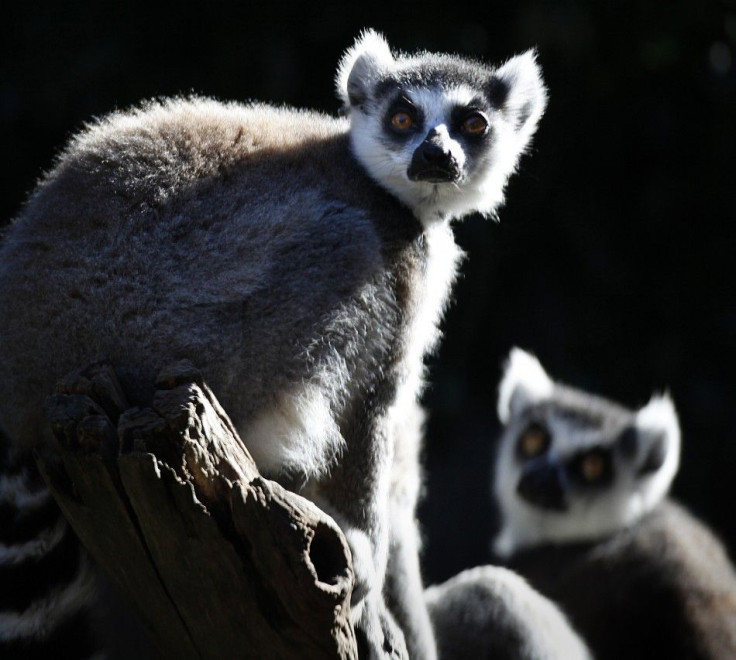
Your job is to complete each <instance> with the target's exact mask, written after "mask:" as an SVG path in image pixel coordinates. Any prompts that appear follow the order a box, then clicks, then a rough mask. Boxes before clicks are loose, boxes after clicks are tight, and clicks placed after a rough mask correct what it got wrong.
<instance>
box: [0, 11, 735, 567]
mask: <svg viewBox="0 0 736 660" xmlns="http://www.w3.org/2000/svg"><path fill="white" fill-rule="evenodd" d="M13 5H14V7H13V10H12V13H8V10H7V9H5V10H4V12H3V18H2V20H1V21H0V49H1V51H0V124H1V128H0V136H1V138H0V139H2V159H1V165H0V167H1V168H2V169H1V171H0V181H2V195H0V219H1V220H0V223H2V222H5V221H6V220H7V219H9V218H10V217H12V216H13V215H14V214H16V213H17V212H18V210H19V208H20V206H21V204H22V201H23V199H24V198H25V195H26V194H27V193H28V191H30V190H31V188H32V187H33V185H34V181H35V180H36V178H37V177H38V176H39V174H40V173H41V172H42V170H43V169H44V168H46V167H48V166H49V164H50V162H51V159H52V157H53V155H54V154H55V153H56V152H57V150H58V149H59V148H60V147H61V145H62V144H63V143H64V142H65V140H66V139H67V138H68V137H69V136H70V135H71V134H73V133H74V132H75V131H76V130H78V129H79V128H81V126H82V124H83V122H84V121H85V120H87V119H89V118H91V117H92V116H95V115H101V114H104V113H106V112H108V111H110V110H112V109H114V108H121V107H125V106H128V105H130V104H133V103H136V102H137V101H139V100H140V99H142V98H146V97H152V96H160V95H172V94H179V93H185V94H186V93H190V92H196V93H200V94H206V95H212V96H216V97H218V98H222V99H241V100H245V99H261V100H267V101H273V102H276V103H289V104H294V105H300V106H309V107H313V108H318V109H322V110H325V111H327V112H330V113H332V112H335V111H336V110H337V101H336V100H335V98H334V94H333V85H332V78H333V75H334V70H335V66H336V63H337V61H338V59H339V57H340V55H341V53H342V51H343V50H344V49H345V48H346V47H348V46H349V45H350V44H351V43H352V41H353V39H354V38H355V36H356V35H357V34H358V32H359V30H360V29H361V28H363V27H366V26H372V27H375V28H376V29H379V30H380V31H382V32H384V33H385V34H386V36H387V38H388V40H389V42H390V43H391V44H392V45H393V46H394V47H397V48H400V49H403V50H414V49H416V48H424V49H428V50H438V51H456V52H460V53H464V54H469V55H473V56H477V57H481V58H483V59H486V60H488V61H491V62H500V61H502V60H503V59H505V58H507V57H509V56H510V55H512V54H514V53H517V52H520V51H522V50H525V49H526V48H528V47H531V46H536V47H537V48H538V50H539V61H540V63H541V65H542V67H543V69H544V73H545V78H546V81H547V83H548V85H549V88H550V105H549V109H548V111H547V114H546V116H545V117H544V118H543V120H542V123H541V126H540V130H539V132H538V134H537V138H536V139H535V142H534V147H533V149H532V150H531V153H530V155H528V156H526V157H525V158H524V159H523V161H522V164H521V167H520V173H519V174H518V175H516V177H515V178H514V179H513V180H512V181H511V183H510V185H509V188H508V195H507V204H506V206H505V207H504V208H503V209H502V210H501V213H500V218H501V222H500V223H499V224H496V223H493V222H491V221H484V220H482V219H480V218H475V217H474V218H470V219H468V220H466V221H465V222H464V223H463V224H462V225H460V226H459V227H458V230H457V236H458V241H459V243H460V244H461V245H462V246H463V247H464V249H465V250H466V251H467V253H468V256H469V259H468V261H467V262H466V263H465V265H464V267H463V269H462V276H461V280H460V282H459V285H458V287H457V289H456V295H455V302H454V304H453V306H452V308H451V309H450V311H449V313H448V315H447V318H446V322H445V324H444V329H445V331H446V340H445V342H444V344H443V346H442V348H441V350H440V352H439V354H438V355H437V356H436V357H435V358H433V360H432V370H431V387H430V389H429V390H428V392H427V395H426V403H427V405H428V407H429V408H430V410H431V413H432V416H431V419H430V423H429V427H428V443H427V450H426V462H427V466H428V481H427V498H426V500H425V503H424V504H423V506H422V508H421V517H422V521H423V523H424V527H425V532H426V538H427V550H426V553H425V567H426V572H427V575H428V578H429V579H430V581H435V580H439V579H443V578H445V577H448V576H450V575H452V574H454V573H456V572H457V571H458V570H460V569H462V568H464V567H466V566H470V565H474V564H478V563H483V562H484V561H486V553H487V547H488V541H489V538H490V534H491V530H492V524H493V523H492V521H493V512H492V510H491V507H490V503H489V496H488V493H489V481H490V457H491V450H492V446H493V441H494V437H495V436H496V433H497V422H496V419H495V393H496V386H497V382H498V378H499V375H500V367H501V363H502V361H503V358H504V357H505V355H506V354H507V352H508V350H509V349H510V347H511V346H512V345H520V346H522V347H525V348H527V349H530V350H532V351H534V352H535V353H536V354H537V355H538V356H539V357H540V359H541V361H542V363H543V364H544V365H545V366H546V367H547V369H548V370H549V372H550V373H551V374H552V375H553V376H554V377H556V378H559V379H561V380H564V381H566V382H568V383H570V384H574V385H578V386H581V387H585V388H588V389H591V390H593V391H595V392H598V393H600V394H604V395H606V396H609V397H611V398H614V399H617V400H620V401H622V402H623V403H625V404H627V405H629V406H639V405H642V404H644V403H645V402H646V401H647V400H648V398H649V396H650V394H651V393H652V392H653V391H654V390H661V389H663V388H668V389H669V390H670V391H671V392H672V395H673V397H674V399H675V402H676V404H677V406H678V410H679V414H680V418H681V424H682V428H683V438H684V447H683V461H682V467H681V469H680V474H679V476H678V478H677V480H676V483H675V487H674V491H675V493H676V495H677V496H679V497H680V498H681V499H682V500H684V501H685V502H686V503H687V504H688V505H689V506H690V508H691V509H692V510H694V511H695V512H696V513H698V514H699V515H701V516H702V517H703V518H705V519H706V520H707V521H709V522H710V523H711V524H712V525H713V526H714V527H715V528H716V530H718V531H719V533H720V534H721V535H722V536H723V537H724V538H725V539H726V540H727V541H728V543H729V546H730V547H731V548H736V517H735V516H734V506H735V505H736V493H735V490H736V486H735V484H736V479H735V477H736V411H735V410H734V407H735V404H736V374H735V373H734V368H735V367H736V360H734V343H735V341H734V340H735V339H736V305H735V303H736V300H734V298H735V292H736V287H735V285H734V283H733V279H734V275H736V265H734V248H735V247H736V226H735V224H734V221H736V177H735V170H734V165H735V164H736V163H735V160H736V61H735V60H736V2H734V1H730V2H722V3H709V2H702V3H701V2H697V1H696V0H690V2H682V1H680V2H669V3H661V2H660V3H654V2H651V3H633V2H623V1H621V2H613V1H609V2H587V1H584V0H565V1H562V2H556V3H545V2H542V1H536V2H534V1H525V0H521V1H519V0H515V1H514V2H497V3H480V2H478V3H473V4H469V3H462V2H452V3H450V2H448V3H442V4H439V3H431V2H403V3H399V2H393V3H390V4H389V3H387V4H380V3H378V4H375V3H374V4H373V5H372V8H371V9H370V10H362V9H361V3H352V4H348V3H340V4H327V3H322V4H318V3H307V2H298V3H297V2H290V1H288V0H285V1H282V2H271V3H247V2H239V3H225V2H216V1H212V2H209V3H200V5H199V6H197V7H192V8H187V6H185V5H184V4H179V3H177V4H171V5H170V6H165V5H163V4H157V3H154V2H140V1H136V2H133V1H131V2H128V3H126V4H125V5H124V6H123V5H122V4H120V5H113V4H111V3H101V2H99V1H97V0H95V1H91V0H80V1H77V2H68V3H56V4H55V5H54V6H53V7H49V8H47V7H45V6H44V5H43V3H38V2H34V3H13ZM0 313H1V311H0Z"/></svg>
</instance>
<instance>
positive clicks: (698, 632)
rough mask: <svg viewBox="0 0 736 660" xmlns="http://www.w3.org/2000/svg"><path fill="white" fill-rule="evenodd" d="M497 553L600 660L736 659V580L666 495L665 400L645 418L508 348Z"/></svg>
mask: <svg viewBox="0 0 736 660" xmlns="http://www.w3.org/2000/svg"><path fill="white" fill-rule="evenodd" d="M498 415H499V418H500V420H501V422H502V423H503V424H504V430H503V433H502V436H501V439H500V442H499V447H498V455H497V459H496V463H495V468H494V485H493V489H494V496H495V501H496V503H497V504H498V507H499V513H500V517H501V529H500V532H499V533H498V535H497V536H496V538H495V540H494V543H493V549H494V550H495V553H496V554H497V555H498V556H499V557H500V558H501V559H502V560H503V561H504V562H505V563H507V565H508V566H510V567H511V568H513V569H515V570H517V571H519V572H520V573H521V574H522V575H524V576H525V577H526V578H527V579H528V580H529V581H530V583H531V585H532V586H534V587H535V588H537V589H539V590H540V591H541V592H542V593H543V594H545V595H546V596H547V597H549V598H551V599H552V600H553V601H556V602H557V603H558V604H559V605H560V606H561V607H562V609H563V610H564V611H565V612H566V614H567V615H568V616H569V617H570V620H571V623H572V624H573V626H574V627H575V629H576V630H577V631H578V632H579V633H580V634H581V635H582V636H583V638H584V639H585V640H586V642H587V643H588V645H589V647H590V649H591V650H592V652H593V654H594V656H595V657H596V658H598V659H602V660H605V659H607V658H611V659H613V658H616V659H620V658H627V659H636V658H651V657H652V656H656V657H661V658H724V659H725V658H736V573H735V572H734V569H733V567H732V565H731V563H730V562H729V559H728V556H727V554H726V551H725V549H724V548H723V546H722V544H721V543H720V541H719V540H718V539H717V538H716V537H715V536H714V535H713V533H712V532H711V531H710V530H709V529H708V528H707V527H706V526H705V525H704V524H703V523H702V522H700V521H699V520H697V519H695V518H694V517H693V516H692V515H691V514H690V513H688V512H687V511H686V510H685V509H683V508H682V507H681V506H679V505H678V504H676V503H675V502H673V501H672V500H671V499H669V498H667V492H668V490H669V488H670V485H671V483H672V480H673V478H674V476H675V474H676V472H677V469H678V466H679V458H680V427H679V422H678V419H677V415H676V412H675V408H674V404H673V403H672V400H671V399H670V397H669V396H668V395H662V396H654V397H652V399H651V400H650V401H649V403H647V404H646V405H645V406H643V407H642V408H640V409H639V410H629V409H627V408H624V407H623V406H621V405H619V404H617V403H614V402H612V401H608V400H606V399H603V398H600V397H598V396H593V395H591V394H588V393H586V392H583V391H580V390H577V389H573V388H571V387H567V386H565V385H561V384H559V383H557V382H554V381H552V379H551V378H550V377H549V376H548V375H547V373H546V372H545V371H544V369H543V368H542V366H541V364H540V363H539V361H538V360H537V359H536V358H535V357H533V356H532V355H530V354H528V353H526V352H524V351H522V350H520V349H514V350H512V351H511V354H510V356H509V359H508V363H507V366H506V370H505V373H504V376H503V378H502V381H501V384H500V388H499V397H498Z"/></svg>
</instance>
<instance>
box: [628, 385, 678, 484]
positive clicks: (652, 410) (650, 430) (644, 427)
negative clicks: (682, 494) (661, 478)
mask: <svg viewBox="0 0 736 660" xmlns="http://www.w3.org/2000/svg"><path fill="white" fill-rule="evenodd" d="M634 425H635V427H636V431H637V436H638V440H639V443H640V444H641V445H642V446H641V448H640V450H639V451H638V452H637V454H638V456H639V466H638V468H639V469H638V472H639V474H640V475H642V476H645V475H649V474H653V473H655V472H664V473H666V477H667V478H668V479H669V480H670V481H671V480H672V479H673V478H674V476H675V473H676V472H677V468H678V466H679V463H680V423H679V421H678V419H677V412H676V411H675V404H674V403H673V402H672V399H671V398H670V397H669V395H667V394H664V395H661V396H653V397H652V398H651V399H650V401H649V403H647V404H646V405H645V406H644V407H643V408H641V409H640V410H638V411H637V413H636V419H635V422H634Z"/></svg>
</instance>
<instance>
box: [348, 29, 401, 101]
mask: <svg viewBox="0 0 736 660" xmlns="http://www.w3.org/2000/svg"><path fill="white" fill-rule="evenodd" d="M393 63H394V58H393V55H392V54H391V49H390V48H389V46H388V43H386V40H385V39H384V38H383V36H382V35H380V34H378V32H375V31H374V30H370V29H369V30H364V31H363V32H362V33H361V35H360V36H359V37H358V38H357V39H356V40H355V43H354V44H353V45H352V47H351V48H349V49H348V50H347V51H346V52H345V54H344V55H343V56H342V59H341V60H340V64H339V65H338V67H337V75H336V76H335V84H336V86H337V96H338V98H339V99H340V100H341V101H342V102H343V109H344V110H346V111H347V110H349V109H350V108H351V107H358V106H360V105H362V104H363V103H364V102H365V100H366V99H367V97H368V92H369V90H370V89H371V87H372V86H373V84H374V83H375V82H377V80H378V78H379V77H380V75H381V74H382V73H383V72H385V71H386V70H387V69H388V68H390V67H391V65H392V64H393Z"/></svg>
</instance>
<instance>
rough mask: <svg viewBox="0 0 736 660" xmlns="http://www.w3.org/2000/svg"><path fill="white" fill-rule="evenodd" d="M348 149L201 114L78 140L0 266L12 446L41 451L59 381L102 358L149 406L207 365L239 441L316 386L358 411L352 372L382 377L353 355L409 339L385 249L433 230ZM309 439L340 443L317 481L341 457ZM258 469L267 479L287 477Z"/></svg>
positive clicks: (219, 112) (314, 133)
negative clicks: (36, 446)
mask: <svg viewBox="0 0 736 660" xmlns="http://www.w3.org/2000/svg"><path fill="white" fill-rule="evenodd" d="M346 131H347V125H346V124H345V123H343V122H342V121H339V120H334V119H329V118H327V117H323V116H320V115H316V114H308V113H305V112H298V111H290V110H278V111H277V110H275V109H274V108H270V107H265V106H257V105H254V106H240V105H235V104H232V105H222V104H219V103H216V102H213V101H207V100H197V99H195V100H176V101H170V102H168V103H166V104H150V105H148V106H145V107H143V108H141V109H139V110H136V111H134V112H132V113H125V114H117V115H113V116H112V117H111V118H109V119H106V120H104V121H102V122H100V123H98V124H95V125H93V126H92V127H91V128H90V129H89V130H88V131H87V132H86V133H84V134H82V135H81V136H79V137H78V138H77V139H76V140H75V141H74V142H73V143H72V144H71V146H70V147H69V148H68V149H67V151H66V152H65V153H64V154H62V156H61V158H60V159H59V162H58V163H57V165H56V167H55V168H54V169H53V170H52V172H51V173H50V174H49V175H48V176H47V177H46V180H45V182H44V183H43V185H42V186H41V187H40V188H39V190H38V191H37V192H36V194H35V196H34V197H33V198H32V200H31V202H30V203H29V205H28V208H27V210H26V212H25V213H24V214H23V215H22V216H21V218H20V219H19V220H18V221H17V222H16V223H15V225H14V226H13V227H12V229H11V231H10V232H9V235H8V237H7V239H6V241H5V244H4V245H3V246H2V252H0V307H2V309H4V310H5V320H4V321H3V323H1V324H0V418H1V419H2V422H3V424H4V426H5V428H6V429H7V431H8V433H9V435H10V436H11V437H12V438H17V439H20V440H21V442H22V443H23V445H24V447H26V448H27V447H28V444H29V443H36V442H37V439H38V438H39V436H40V434H41V432H42V426H43V424H42V423H43V420H42V419H39V418H38V416H37V413H38V411H40V410H41V409H42V400H43V397H45V396H46V395H47V394H48V393H49V392H50V391H51V389H52V387H53V384H54V382H55V381H56V379H58V378H59V377H60V376H62V375H63V374H64V373H65V372H67V371H68V370H70V369H73V368H77V367H79V366H80V365H82V364H83V363H85V362H88V361H90V360H93V359H97V358H99V357H103V356H104V357H108V358H110V359H111V360H112V361H113V363H114V364H115V365H116V366H118V367H120V368H121V369H122V372H123V375H124V376H125V377H126V380H127V383H126V384H127V385H128V386H129V387H132V389H133V391H134V392H138V393H139V395H140V398H141V400H145V397H146V395H147V392H146V387H147V386H150V384H151V383H152V382H153V377H154V375H155V373H156V371H157V370H158V369H159V368H160V367H161V366H162V365H163V364H164V363H166V362H168V361H170V360H172V359H178V358H183V357H188V358H190V359H192V360H194V361H195V362H196V363H197V364H198V365H200V366H201V367H202V369H203V370H204V372H205V374H206V377H207V379H208V382H209V384H210V385H211V386H212V387H213V389H214V391H215V393H216V394H217V396H218V397H219V398H220V400H221V401H222V402H223V404H224V405H225V408H226V410H228V413H229V414H230V416H231V417H232V418H233V420H234V422H235V424H236V426H238V427H239V428H241V430H242V424H243V422H244V421H245V420H249V421H253V419H254V416H255V414H256V411H259V410H262V409H264V408H265V407H269V408H272V407H274V406H276V407H278V406H280V405H285V404H284V403H283V402H280V401H274V400H270V399H269V397H272V396H273V394H274V393H277V392H289V391H292V390H294V389H295V388H297V387H300V386H301V385H302V382H303V381H304V380H306V379H307V378H308V377H311V378H312V379H313V382H314V389H313V394H314V396H316V397H323V396H328V397H329V395H330V394H331V393H334V394H335V396H338V395H341V396H344V380H345V378H346V376H345V370H346V367H347V365H345V364H343V363H344V360H345V358H344V356H345V355H348V354H352V355H355V360H357V361H360V360H361V358H365V359H366V360H368V362H367V363H366V364H364V365H361V367H362V368H361V369H359V368H357V366H356V365H351V366H352V369H351V372H352V373H353V374H355V373H357V372H358V371H362V372H363V373H364V374H368V373H370V370H371V369H375V368H376V366H377V365H376V364H374V363H371V362H370V361H371V360H375V357H376V356H375V351H368V353H371V355H370V356H367V355H366V351H365V350H363V349H358V348H357V347H356V348H355V349H354V350H353V351H350V350H346V344H350V343H355V341H356V339H355V338H356V337H358V336H360V333H359V332H356V330H359V329H360V328H359V324H360V320H361V319H362V320H364V321H365V323H368V321H369V319H368V317H369V316H371V317H372V319H371V320H374V319H375V318H376V316H377V315H378V316H379V318H380V317H383V318H384V319H385V323H386V333H390V332H391V330H390V329H391V328H392V326H393V327H395V326H396V323H395V322H393V320H394V319H393V318H392V317H393V316H395V308H396V305H395V301H392V300H386V299H385V298H386V289H385V287H384V286H381V283H380V282H378V281H377V280H378V279H380V278H381V277H382V276H385V275H384V258H385V257H386V256H387V255H386V254H385V253H386V251H387V250H388V251H390V243H391V241H390V237H388V238H389V241H388V242H387V241H386V238H387V235H388V234H390V233H392V232H394V233H395V232H396V231H397V225H398V231H399V232H400V233H402V232H403V233H404V234H405V235H406V233H407V231H408V232H412V231H416V232H417V233H418V230H419V227H418V224H417V223H416V221H414V220H413V218H412V217H411V215H410V214H409V213H408V212H406V211H405V210H404V209H402V208H400V207H399V206H398V204H397V203H396V202H395V201H394V200H393V199H392V198H391V197H389V196H388V195H387V194H383V193H381V192H380V191H379V190H378V189H377V187H376V186H375V185H374V184H373V183H371V182H370V181H369V180H368V178H367V177H366V176H365V175H364V174H363V173H362V171H361V170H360V169H359V168H358V166H357V165H356V164H355V163H354V161H353V159H352V156H350V154H349V151H348V143H347V135H346ZM295 145H296V146H295ZM256 161H257V162H256ZM284 173H287V175H286V177H285V174H284ZM284 178H286V180H287V181H288V182H289V186H288V187H284V185H283V179H284ZM295 180H296V185H295ZM346 182H347V184H348V185H346ZM376 199H378V201H379V202H380V203H379V204H376ZM377 206H378V208H376V207H377ZM274 209H277V210H278V213H274ZM399 218H400V219H399ZM377 221H378V222H377ZM381 224H384V225H385V226H384V227H381V226H380V225H381ZM402 225H403V226H402ZM381 234H383V235H381ZM346 300H349V301H351V302H350V303H348V302H346ZM351 303H352V304H351ZM350 304H351V306H352V309H351V310H347V309H346V306H347V305H350ZM358 308H361V309H358ZM361 310H362V311H361ZM356 314H357V316H356ZM356 320H358V325H357V326H356ZM315 324H319V325H320V326H321V327H320V328H315ZM29 329H32V332H29ZM366 334H367V333H365V334H363V336H366ZM316 338H319V341H317V340H316ZM382 339H383V337H381V336H380V335H378V336H377V337H375V338H374V339H372V341H373V342H374V343H375V342H381V341H382ZM40 347H43V349H42V350H41V349H40ZM378 352H379V354H380V353H381V352H382V350H381V347H379V351H378ZM295 396H300V397H302V399H301V401H300V404H301V405H302V406H304V407H307V408H309V407H310V406H311V407H312V408H314V409H315V410H317V409H318V408H319V406H318V405H317V403H316V402H315V401H310V400H309V394H304V393H299V394H297V393H295ZM320 403H322V402H320ZM326 403H328V404H329V407H330V408H332V409H335V408H337V407H339V404H340V403H341V402H338V401H335V400H333V401H327V402H326ZM21 411H25V413H26V415H28V416H24V415H23V414H22V413H21ZM29 413H30V414H29ZM317 414H318V413H315V415H317ZM312 421H313V422H315V423H317V424H318V425H322V426H323V427H325V425H326V427H327V428H323V429H322V430H323V431H325V444H324V445H323V447H322V448H321V450H320V451H317V452H315V453H314V455H313V456H311V457H309V458H311V459H312V460H311V465H310V466H309V467H310V470H311V471H319V470H320V469H321V468H322V467H323V466H324V463H325V461H327V460H329V458H330V455H331V454H332V453H334V452H335V451H337V450H338V449H339V446H338V445H339V440H338V439H337V435H336V429H332V428H329V422H328V421H327V420H325V419H321V418H318V419H313V420H312ZM292 442H293V443H296V442H298V440H297V439H293V440H292ZM249 445H250V443H249ZM289 449H291V450H293V451H295V452H296V451H298V448H297V447H296V446H291V447H288V446H287V448H286V451H288V450H289ZM264 451H265V452H267V451H268V450H267V449H264ZM255 453H256V454H259V453H262V452H258V451H256V452H255ZM259 458H260V459H262V460H261V463H262V466H263V467H265V468H266V469H268V467H269V463H273V464H274V467H277V466H280V465H282V464H283V462H284V460H287V461H288V456H279V457H275V456H274V457H270V456H258V455H256V459H257V460H258V459H259ZM300 458H302V459H303V458H304V457H303V456H301V457H300ZM263 463H265V465H263ZM302 464H303V463H302Z"/></svg>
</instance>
